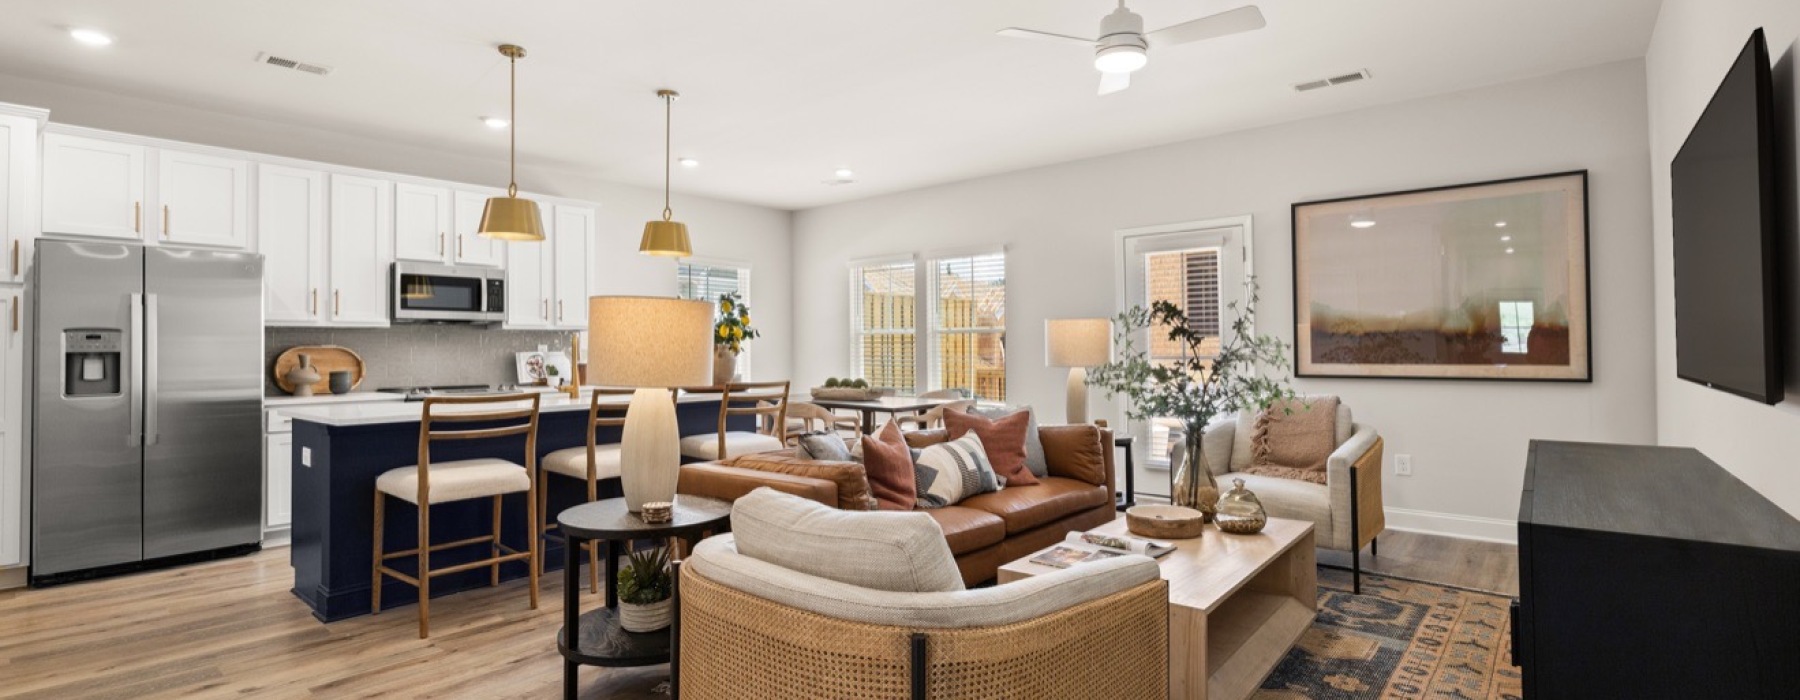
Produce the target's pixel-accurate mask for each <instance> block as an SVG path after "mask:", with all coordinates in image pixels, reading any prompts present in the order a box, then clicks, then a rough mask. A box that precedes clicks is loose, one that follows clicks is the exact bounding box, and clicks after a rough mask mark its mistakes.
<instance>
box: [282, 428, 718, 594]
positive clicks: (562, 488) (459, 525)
mask: <svg viewBox="0 0 1800 700" xmlns="http://www.w3.org/2000/svg"><path fill="white" fill-rule="evenodd" d="M628 399H629V397H626V396H620V397H616V399H614V398H613V397H608V399H606V400H616V401H617V402H619V403H621V404H623V403H624V402H626V401H627V400H628ZM423 405H424V404H422V403H375V404H334V405H320V406H304V407H294V408H284V409H282V410H281V412H282V413H284V414H287V415H289V416H291V417H292V418H293V419H294V454H293V459H294V461H293V464H294V467H293V469H294V487H293V489H294V490H293V498H294V502H293V531H292V532H293V545H292V548H291V549H290V553H289V561H290V563H291V564H292V565H293V567H294V589H293V591H294V595H295V596H296V597H298V598H299V599H300V600H302V601H305V602H306V604H307V605H308V606H310V607H311V608H312V610H313V616H315V617H317V618H319V619H320V620H322V621H325V622H334V621H337V620H342V619H345V618H349V617H355V616H357V615H367V614H369V601H370V595H369V594H370V588H369V587H370V584H371V581H372V576H371V571H372V564H373V557H374V540H373V537H374V508H375V478H376V477H378V476H380V475H381V473H382V472H385V471H387V470H389V469H393V468H395V467H404V466H410V465H414V464H417V463H418V454H419V453H418V451H419V416H420V412H421V410H422V407H423ZM587 408H588V398H587V397H586V396H583V397H582V398H581V399H580V400H576V401H571V400H569V399H568V398H567V397H566V396H564V395H561V394H555V393H551V394H545V395H544V397H543V399H542V406H541V409H540V411H541V413H540V416H539V419H538V442H537V452H538V457H539V458H540V459H541V458H542V457H543V456H544V455H546V454H549V453H551V452H554V451H556V450H560V449H563V448H567V447H578V446H582V445H586V444H587V432H586V431H587V418H588V413H587ZM676 417H677V420H678V421H679V423H680V426H681V434H682V435H684V436H685V435H694V434H701V433H712V432H716V431H717V430H718V429H719V397H718V395H716V394H712V395H708V394H692V395H683V396H682V397H681V398H680V401H679V406H678V407H677V411H676ZM753 420H754V418H753V417H750V416H743V417H738V418H733V425H732V429H733V430H751V429H754V423H753ZM739 423H741V425H739ZM618 432H619V430H618V429H617V428H602V429H601V432H600V440H601V442H603V443H604V442H617V441H618V439H619V436H618ZM524 452H525V439H524V437H523V436H517V437H514V438H510V439H495V440H478V441H469V442H466V443H465V442H454V443H443V442H440V443H436V444H435V445H433V447H432V456H431V458H432V461H434V462H443V461H449V460H456V459H471V458H475V457H495V458H500V459H507V460H512V461H515V462H518V461H521V460H522V459H523V458H524ZM539 478H540V486H541V487H542V486H545V485H547V486H548V488H549V489H550V513H552V514H554V513H557V512H560V511H561V510H562V509H564V508H567V507H569V506H571V505H574V504H577V503H581V502H583V501H585V500H586V496H587V486H586V484H585V483H584V482H582V481H579V480H576V479H570V478H566V477H562V476H551V477H548V478H544V477H543V476H542V473H541V472H540V476H539ZM618 495H620V491H619V480H618V479H616V478H614V479H608V480H602V481H601V482H600V497H602V498H607V497H612V496H618ZM504 508H505V511H504V512H503V513H502V514H501V520H502V524H501V528H502V529H501V537H502V539H503V540H505V542H506V543H507V544H508V545H509V546H512V547H514V548H517V549H519V550H520V551H523V550H524V549H525V548H526V546H527V545H528V544H529V543H530V535H529V529H528V528H527V526H526V519H525V513H526V503H525V494H523V493H520V494H513V495H510V496H507V497H506V498H505V502H504ZM387 509H388V510H387V525H386V533H385V536H386V543H385V549H386V550H387V551H399V550H403V549H411V548H413V547H414V546H416V543H417V542H418V511H417V510H416V508H415V507H414V506H413V505H411V504H409V503H406V502H404V501H401V500H399V499H390V500H389V501H388V504H387ZM550 520H551V521H552V522H554V517H553V516H552V517H551V518H550ZM492 527H493V513H492V511H491V509H490V506H489V504H488V502H487V501H486V500H485V499H477V500H472V501H465V502H458V503H445V504H439V505H434V506H432V512H431V531H432V532H431V534H432V539H433V540H434V541H436V542H454V541H457V540H462V539H467V538H471V537H479V536H482V535H485V534H488V533H489V532H491V528H492ZM486 553H487V548H486V547H485V546H470V547H461V548H455V549H447V550H443V551H441V552H434V553H433V554H432V564H433V567H434V568H435V567H443V566H452V565H455V564H459V563H463V562H468V561H473V560H476V559H479V558H481V557H482V556H484V555H485V554H486ZM541 555H542V561H544V562H545V563H546V566H547V568H549V569H552V570H554V569H560V568H562V561H563V557H562V548H561V546H560V545H558V544H556V543H546V545H545V549H544V550H543V551H542V552H541ZM396 563H397V565H401V566H404V565H405V562H403V561H399V560H396ZM526 573H527V570H526V567H525V564H524V562H508V563H506V564H502V565H501V578H502V579H503V580H511V579H518V578H523V577H524V576H525V575H526ZM488 583H489V581H488V569H487V567H479V568H476V569H472V570H469V571H462V572H457V573H454V574H446V575H443V576H433V577H432V579H431V595H432V597H434V598H437V597H441V596H446V595H451V594H454V593H457V592H459V591H464V590H468V589H471V588H476V587H480V586H486V585H488ZM386 586H387V587H386V588H384V589H382V593H381V596H382V608H383V609H389V608H396V607H403V606H408V605H412V604H414V603H416V602H417V601H418V590H417V589H415V588H413V587H412V586H409V585H406V584H404V583H402V582H399V581H395V580H392V579H388V580H387V583H386ZM521 604H523V603H521Z"/></svg>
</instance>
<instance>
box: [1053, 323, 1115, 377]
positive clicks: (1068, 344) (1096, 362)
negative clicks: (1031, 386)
mask: <svg viewBox="0 0 1800 700" xmlns="http://www.w3.org/2000/svg"><path fill="white" fill-rule="evenodd" d="M1111 361H1112V319H1107V318H1052V319H1048V320H1046V321H1044V364H1045V365H1048V366H1050V367H1098V366H1100V365H1104V364H1106V363H1108V362H1111Z"/></svg>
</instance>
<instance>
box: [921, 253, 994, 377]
mask: <svg viewBox="0 0 1800 700" xmlns="http://www.w3.org/2000/svg"><path fill="white" fill-rule="evenodd" d="M930 272H931V303H932V328H931V340H932V343H931V346H932V353H931V358H930V360H931V364H930V368H929V371H930V372H931V376H932V379H933V382H932V383H933V385H934V386H935V387H936V388H942V389H963V390H965V391H967V392H968V393H969V394H971V395H972V396H974V397H975V398H976V399H980V400H984V401H1002V402H1003V401H1005V400H1006V253H1004V252H995V253H985V254H980V255H967V256H959V257H946V258H937V259H934V260H932V261H931V262H930Z"/></svg>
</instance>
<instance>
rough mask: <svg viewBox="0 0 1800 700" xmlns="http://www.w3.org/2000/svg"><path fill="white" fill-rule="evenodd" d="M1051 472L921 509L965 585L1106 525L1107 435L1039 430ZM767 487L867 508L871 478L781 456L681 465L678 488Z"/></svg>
mask: <svg viewBox="0 0 1800 700" xmlns="http://www.w3.org/2000/svg"><path fill="white" fill-rule="evenodd" d="M1038 434H1039V440H1040V441H1042V442H1043V445H1044V461H1045V463H1046V464H1047V466H1048V467H1049V473H1050V475H1049V476H1048V477H1043V478H1040V479H1039V480H1038V481H1039V482H1040V483H1038V484H1034V485H1031V486H1008V487H1006V488H1004V489H1001V490H1000V491H998V492H996V493H984V494H981V495H979V496H975V497H972V498H968V499H965V500H963V501H962V502H961V503H958V504H956V505H953V506H947V507H944V508H934V509H920V512H923V513H925V514H927V515H930V516H931V517H932V518H935V519H936V520H937V522H938V526H939V527H940V528H942V529H943V530H944V538H945V539H946V540H947V541H948V542H949V544H950V552H951V553H952V554H954V555H956V563H957V566H958V568H960V569H961V571H962V578H963V582H964V583H965V584H969V585H974V584H977V583H981V582H984V581H988V580H991V579H993V578H994V574H995V572H996V571H997V570H998V569H999V568H1000V566H1001V565H1002V564H1005V563H1006V562H1009V561H1012V560H1014V559H1018V558H1020V557H1023V556H1026V555H1028V554H1031V553H1032V552H1035V551H1038V550H1040V549H1043V548H1045V547H1048V546H1050V545H1052V544H1054V543H1056V542H1058V541H1061V540H1062V539H1063V537H1064V536H1066V535H1067V534H1068V533H1069V532H1071V531H1075V530H1086V529H1089V528H1093V527H1098V526H1100V525H1103V524H1105V523H1107V522H1111V521H1112V519H1113V518H1114V517H1115V515H1116V514H1115V512H1114V510H1113V496H1112V494H1113V493H1114V476H1113V449H1112V444H1113V438H1112V432H1111V431H1109V430H1105V429H1102V428H1099V427H1096V426H1092V425H1058V426H1043V427H1041V428H1040V429H1039V430H1038ZM946 437H947V436H946V435H945V434H944V431H942V430H922V431H917V432H912V433H907V436H906V439H907V442H908V443H909V444H910V445H912V446H913V447H914V448H923V447H925V446H927V445H930V444H933V443H935V442H942V441H944V440H945V439H946ZM762 486H767V487H770V488H773V489H776V490H778V491H784V492H787V493H791V494H795V495H798V496H802V497H805V498H810V499H812V500H815V501H818V502H820V503H824V504H826V505H830V506H836V507H840V508H848V507H854V506H857V505H858V504H862V505H864V506H866V505H867V504H868V481H867V478H866V476H865V475H864V472H863V468H862V465H860V464H856V463H855V462H817V461H805V460H799V459H795V458H793V457H792V456H790V455H789V454H788V453H786V452H768V453H763V454H757V455H744V456H740V457H735V458H732V459H729V460H726V461H724V462H702V463H698V464H687V465H682V467H681V483H680V487H679V491H680V492H681V493H685V494H692V495H697V496H710V497H713V498H720V499H724V500H728V501H735V500H737V498H738V497H740V496H743V495H744V494H746V493H749V492H750V491H752V490H755V489H756V488H758V487H762Z"/></svg>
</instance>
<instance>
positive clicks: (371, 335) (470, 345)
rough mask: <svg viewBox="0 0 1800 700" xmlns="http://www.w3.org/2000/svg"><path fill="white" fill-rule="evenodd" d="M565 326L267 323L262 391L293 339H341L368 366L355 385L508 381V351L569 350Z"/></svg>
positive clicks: (271, 389) (273, 390)
mask: <svg viewBox="0 0 1800 700" xmlns="http://www.w3.org/2000/svg"><path fill="white" fill-rule="evenodd" d="M569 336H570V334H569V333H568V332H565V331H509V330H500V329H498V328H485V327H480V326H467V325H436V324H401V325H396V326H393V327H391V328H268V329H265V330H264V331H263V351H264V357H263V393H265V394H267V395H269V396H283V395H285V394H284V393H283V392H282V391H281V389H280V388H278V387H276V386H275V378H274V376H273V374H274V373H273V371H272V368H273V367H274V366H275V358H276V357H278V356H280V355H281V353H282V352H284V351H286V350H287V349H288V348H291V347H294V346H296V345H342V346H344V347H347V348H350V349H351V350H355V351H356V354H358V355H361V356H362V358H363V363H364V364H365V365H367V366H368V374H367V376H365V377H364V379H363V383H362V385H361V386H358V387H357V389H356V390H357V391H374V390H375V389H378V388H382V387H392V386H433V385H445V384H496V385H497V384H513V383H516V382H517V381H518V372H517V370H516V369H515V365H514V353H517V352H528V351H533V350H537V349H538V346H539V345H545V346H548V347H549V348H550V349H551V350H561V351H564V352H567V351H568V350H569Z"/></svg>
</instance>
